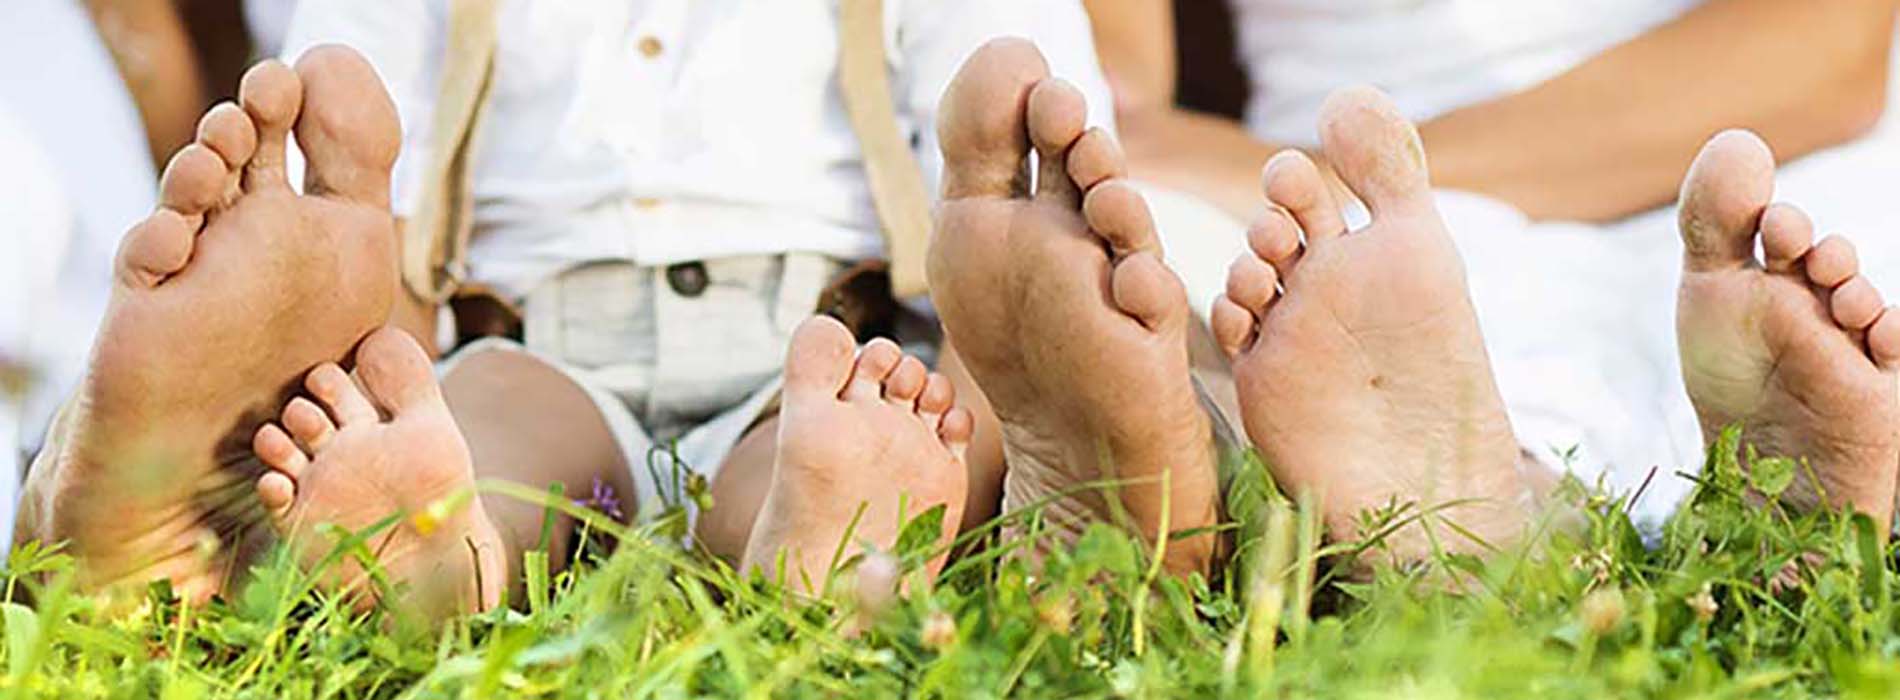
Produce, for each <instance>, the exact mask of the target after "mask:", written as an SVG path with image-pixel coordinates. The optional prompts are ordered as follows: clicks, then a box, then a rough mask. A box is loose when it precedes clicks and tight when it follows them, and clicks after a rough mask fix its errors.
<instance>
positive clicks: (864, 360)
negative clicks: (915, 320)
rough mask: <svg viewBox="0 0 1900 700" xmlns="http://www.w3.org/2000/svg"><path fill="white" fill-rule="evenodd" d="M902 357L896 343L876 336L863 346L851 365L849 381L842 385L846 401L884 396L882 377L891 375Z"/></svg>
mask: <svg viewBox="0 0 1900 700" xmlns="http://www.w3.org/2000/svg"><path fill="white" fill-rule="evenodd" d="M903 359H904V351H903V350H900V349H898V347H897V344H896V343H893V342H891V341H889V340H886V339H884V338H878V339H876V340H873V341H871V342H870V343H868V344H866V345H865V346H864V350H863V351H861V352H859V353H858V361H857V363H855V364H854V365H852V367H851V381H850V383H848V384H846V385H845V387H844V399H845V400H847V401H872V400H876V399H879V398H881V397H883V396H884V378H885V377H889V376H891V372H892V371H893V370H896V369H897V365H898V363H899V362H901V361H902V360H903Z"/></svg>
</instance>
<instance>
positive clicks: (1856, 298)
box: [1828, 275, 1887, 331]
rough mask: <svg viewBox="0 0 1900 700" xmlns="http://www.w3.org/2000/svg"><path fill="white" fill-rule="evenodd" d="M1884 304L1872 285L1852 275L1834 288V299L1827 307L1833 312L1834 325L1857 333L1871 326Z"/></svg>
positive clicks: (1861, 277)
mask: <svg viewBox="0 0 1900 700" xmlns="http://www.w3.org/2000/svg"><path fill="white" fill-rule="evenodd" d="M1886 304H1887V302H1886V300H1884V299H1881V298H1880V290H1877V289H1874V283H1872V282H1869V281H1868V280H1867V278H1866V277H1865V276H1863V275H1854V276H1853V277H1852V278H1850V279H1848V280H1847V281H1846V282H1843V283H1841V286H1839V287H1835V288H1834V298H1833V299H1832V300H1830V301H1829V303H1828V307H1829V308H1830V309H1831V310H1832V311H1833V312H1834V322H1835V323H1838V324H1840V326H1841V327H1842V328H1845V329H1848V330H1852V331H1858V330H1863V329H1866V328H1867V327H1868V326H1871V325H1873V323H1874V319H1876V318H1879V316H1880V312H1881V309H1882V308H1884V307H1885V306H1886Z"/></svg>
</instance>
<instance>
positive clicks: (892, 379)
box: [884, 355, 930, 408]
mask: <svg viewBox="0 0 1900 700" xmlns="http://www.w3.org/2000/svg"><path fill="white" fill-rule="evenodd" d="M929 380H930V370H929V368H926V367H924V363H923V361H922V360H919V359H917V358H915V357H911V356H909V355H905V356H904V359H902V360H898V361H897V368H896V369H893V370H891V376H889V377H885V378H884V400H886V401H890V402H892V403H895V404H898V405H901V406H904V407H905V408H915V407H916V405H917V397H919V396H922V395H923V393H924V384H925V383H926V382H928V381H929Z"/></svg>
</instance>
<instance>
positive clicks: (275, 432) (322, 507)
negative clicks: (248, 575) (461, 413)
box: [253, 328, 508, 618]
mask: <svg viewBox="0 0 1900 700" xmlns="http://www.w3.org/2000/svg"><path fill="white" fill-rule="evenodd" d="M304 388H305V390H307V391H308V392H309V393H310V396H312V397H315V398H316V401H311V400H310V399H306V398H303V397H298V398H295V399H292V400H291V401H290V403H289V404H288V405H286V406H285V407H284V414H283V417H282V418H281V419H280V420H279V423H266V424H265V425H264V427H262V428H259V429H258V430H257V436H256V438H255V439H254V440H253V447H254V448H255V449H256V451H257V456H258V458H259V459H262V460H263V461H264V463H265V464H266V465H269V466H270V468H271V471H269V472H266V473H265V474H264V475H263V476H262V477H259V478H258V480H257V496H258V499H259V500H260V501H262V502H263V504H264V508H265V509H266V510H267V511H268V512H269V513H270V514H271V524H272V525H274V526H275V527H276V528H277V530H278V532H279V533H280V534H281V535H283V537H284V538H285V540H286V541H287V542H289V544H290V546H291V548H292V549H293V550H294V551H295V552H296V553H297V557H298V559H299V560H300V561H301V562H302V563H303V565H304V566H306V567H314V566H316V565H318V564H319V563H320V562H321V561H322V560H323V559H324V558H325V557H327V556H330V555H331V554H332V552H333V551H335V549H336V546H337V544H338V542H337V541H336V540H335V539H333V538H332V537H329V536H326V535H325V534H324V533H323V532H320V531H319V530H320V528H318V525H319V524H321V523H329V524H332V525H337V526H341V527H342V528H344V529H346V530H348V531H349V532H351V533H355V532H360V531H363V530H365V529H367V528H369V527H371V526H373V525H376V524H377V523H378V522H379V521H382V520H384V519H386V518H388V517H389V516H391V515H401V516H402V518H401V520H399V521H398V522H397V523H396V524H395V525H394V526H392V527H390V528H389V529H388V530H386V531H383V532H380V533H378V534H377V535H376V536H375V537H374V538H372V539H370V540H369V541H368V542H366V544H365V546H366V547H367V548H368V550H369V551H370V552H372V553H374V554H375V556H376V559H377V563H378V565H379V566H380V567H381V568H382V570H383V571H384V572H386V573H387V574H388V575H389V580H390V582H391V583H393V584H396V585H399V586H405V587H407V591H406V598H405V599H404V600H403V601H401V603H400V604H399V607H400V608H402V609H405V610H414V611H418V612H421V613H423V614H425V615H428V616H431V617H437V618H440V617H443V616H447V615H453V614H455V613H461V612H470V611H478V610H486V609H488V608H491V607H494V606H495V604H496V603H497V602H499V600H500V596H501V591H502V589H503V588H505V587H506V586H507V585H508V581H507V562H506V561H504V557H505V555H504V553H503V550H502V546H501V537H500V535H499V534H497V531H496V530H495V526H494V523H492V522H491V521H489V519H488V515H487V513H486V512H485V511H484V510H483V509H482V502H481V499H480V498H476V497H475V494H474V492H473V487H474V485H475V472H474V468H473V466H472V465H471V464H470V461H469V455H468V444H467V443H466V442H464V441H463V440H462V432H461V430H460V429H459V428H457V427H456V425H455V418H454V416H451V415H449V407H448V404H446V403H444V402H443V401H442V392H441V391H440V390H439V389H438V388H437V386H436V382H435V375H434V373H433V370H432V368H431V367H430V365H429V357H428V355H427V354H425V353H423V351H422V346H420V345H417V344H416V341H415V340H414V339H412V338H410V337H409V336H408V335H407V334H405V333H403V332H402V331H399V330H396V329H394V328H384V329H382V330H379V331H377V332H375V333H373V334H371V335H370V337H369V338H368V339H366V340H364V341H363V345H362V346H361V347H360V348H358V349H357V351H356V371H355V372H354V373H353V374H352V373H345V372H344V371H343V368H341V367H338V366H337V365H335V364H331V363H325V364H322V365H318V366H317V368H316V369H313V370H311V371H310V374H309V375H307V376H306V377H305V378H304ZM384 416H388V418H387V419H385V418H384ZM280 424H281V425H280ZM326 574H327V576H326V578H327V580H328V581H329V582H330V584H331V585H332V586H333V587H335V588H337V589H338V590H344V591H348V592H351V593H354V594H359V597H358V601H359V602H360V603H362V604H365V605H369V604H373V603H375V602H377V599H378V596H379V595H380V594H382V593H383V591H379V590H376V589H375V588H374V587H372V586H370V585H369V584H370V581H369V580H368V578H367V576H366V575H365V572H364V571H363V569H362V567H361V566H360V565H359V563H358V561H357V560H356V559H355V558H344V559H343V560H341V561H340V562H339V565H338V566H336V567H334V568H332V569H330V570H329V571H327V572H326Z"/></svg>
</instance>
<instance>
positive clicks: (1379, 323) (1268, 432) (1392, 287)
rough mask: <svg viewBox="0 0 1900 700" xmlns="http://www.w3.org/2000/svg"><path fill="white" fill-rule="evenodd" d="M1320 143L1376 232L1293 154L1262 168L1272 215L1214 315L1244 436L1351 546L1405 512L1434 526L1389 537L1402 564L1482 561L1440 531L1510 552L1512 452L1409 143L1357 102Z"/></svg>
mask: <svg viewBox="0 0 1900 700" xmlns="http://www.w3.org/2000/svg"><path fill="white" fill-rule="evenodd" d="M1320 134H1321V138H1322V140H1323V141H1324V144H1325V148H1326V153H1327V155H1328V157H1330V158H1331V159H1332V160H1333V162H1334V164H1335V165H1336V167H1337V168H1338V171H1339V174H1340V176H1341V177H1342V179H1344V181H1345V183H1346V184H1347V185H1348V186H1350V187H1351V188H1352V190H1353V192H1354V193H1356V194H1357V195H1358V196H1359V197H1360V198H1361V199H1362V200H1364V201H1365V202H1366V204H1367V206H1368V207H1369V208H1370V209H1371V210H1372V223H1371V224H1369V225H1368V226H1366V227H1365V228H1364V229H1361V230H1358V231H1347V230H1346V224H1345V221H1344V219H1343V218H1341V215H1340V212H1339V207H1338V204H1337V203H1336V202H1335V201H1334V200H1333V197H1332V195H1331V194H1330V192H1329V190H1328V189H1327V185H1326V183H1325V181H1324V180H1323V179H1322V178H1321V176H1320V173H1319V171H1318V170H1317V169H1316V168H1315V167H1314V165H1313V163H1312V161H1310V160H1307V159H1306V157H1305V156H1303V155H1301V154H1299V153H1298V152H1293V151H1289V152H1286V153H1283V154H1281V155H1279V156H1276V157H1275V158H1274V159H1273V160H1271V161H1269V162H1268V163H1267V167H1266V173H1265V175H1264V180H1265V187H1266V191H1267V198H1268V199H1269V200H1270V201H1271V203H1272V205H1273V208H1272V211H1271V212H1269V213H1268V214H1267V216H1266V218H1265V219H1263V220H1262V221H1261V223H1260V224H1258V225H1256V226H1255V227H1254V228H1253V230H1252V231H1251V232H1250V233H1249V236H1248V237H1249V245H1250V247H1251V248H1252V250H1251V253H1250V254H1248V255H1243V256H1242V257H1241V258H1240V259H1239V260H1237V261H1236V262H1235V263H1234V266H1233V268H1232V271H1231V272H1230V276H1229V278H1228V281H1227V294H1226V295H1225V296H1223V297H1222V298H1221V299H1220V300H1218V301H1217V302H1216V304H1215V308H1214V310H1213V322H1214V332H1215V335H1216V336H1217V338H1218V339H1219V341H1220V343H1221V345H1222V346H1223V347H1224V348H1225V349H1226V351H1227V352H1228V353H1229V354H1231V355H1232V356H1233V358H1234V374H1235V379H1236V382H1237V383H1238V385H1239V390H1240V401H1241V409H1242V414H1243V417H1244V420H1245V422H1246V426H1247V434H1248V436H1249V437H1251V438H1252V439H1253V442H1254V445H1256V446H1257V447H1258V448H1259V449H1260V451H1261V452H1262V453H1263V455H1264V456H1265V457H1266V459H1267V461H1268V463H1269V464H1270V465H1271V466H1272V468H1273V470H1274V476H1275V477H1276V478H1278V479H1279V480H1280V482H1281V483H1282V485H1284V486H1287V487H1290V488H1291V489H1293V490H1294V491H1296V492H1306V493H1310V494H1312V495H1314V496H1315V497H1317V499H1318V501H1319V503H1320V504H1321V507H1322V509H1323V513H1324V517H1325V522H1326V527H1327V530H1328V532H1329V533H1330V535H1331V537H1333V538H1335V539H1343V538H1363V537H1365V536H1367V535H1369V534H1371V533H1368V532H1365V531H1363V530H1362V523H1365V522H1368V521H1366V520H1364V519H1362V517H1361V516H1362V515H1363V514H1364V513H1366V512H1367V511H1370V510H1376V509H1380V508H1384V507H1387V506H1390V505H1401V504H1404V503H1407V502H1411V503H1413V504H1414V505H1416V506H1418V507H1419V508H1420V509H1422V510H1433V509H1437V510H1436V513H1435V515H1431V516H1428V517H1427V518H1425V519H1424V520H1423V521H1422V522H1423V523H1424V524H1427V525H1429V524H1430V523H1431V522H1432V521H1441V524H1440V525H1437V526H1432V527H1430V528H1429V529H1428V528H1427V527H1419V526H1410V527H1406V528H1403V529H1401V530H1399V531H1397V532H1395V533H1393V535H1392V536H1391V537H1390V538H1388V539H1387V540H1386V544H1387V545H1388V549H1387V550H1386V551H1388V552H1390V553H1391V555H1392V556H1393V557H1394V558H1395V559H1397V560H1400V561H1411V560H1417V559H1420V558H1423V557H1427V556H1429V555H1430V554H1431V553H1432V551H1433V549H1434V547H1441V548H1443V549H1444V550H1447V551H1453V552H1473V551H1479V550H1481V549H1482V547H1483V545H1481V544H1480V543H1478V542H1473V541H1472V540H1471V539H1470V538H1467V537H1464V536H1463V535H1462V534H1460V533H1458V532H1457V530H1456V529H1453V528H1447V527H1443V526H1442V521H1443V520H1450V521H1452V522H1453V523H1455V524H1457V525H1458V526H1459V527H1460V528H1462V529H1464V530H1466V531H1469V532H1470V533H1473V534H1476V535H1478V537H1479V538H1480V539H1481V540H1484V541H1485V542H1486V543H1488V544H1490V545H1498V544H1503V543H1505V542H1508V541H1511V540H1512V539H1514V538H1515V537H1516V536H1517V535H1518V531H1519V530H1520V528H1521V526H1522V523H1523V520H1524V516H1525V507H1526V503H1525V501H1526V499H1527V498H1528V492H1527V491H1526V489H1525V485H1524V482H1523V481H1522V479H1521V477H1520V474H1519V471H1518V461H1519V457H1520V451H1519V448H1518V445H1517V443H1516V441H1515V440H1514V439H1513V436H1512V433H1511V425H1510V422H1509V420H1508V419H1507V418H1506V417H1505V413H1504V403H1503V401H1502V399H1500V398H1499V396H1498V390H1497V386H1496V384H1495V382H1494V380H1493V378H1492V375H1491V364H1490V360H1489V358H1488V357H1487V356H1486V355H1485V349H1484V343H1483V339H1482V338H1481V336H1480V334H1479V330H1478V320H1477V316H1476V315H1475V314H1474V313H1473V311H1472V307H1471V300H1470V298H1469V295H1468V293H1467V292H1466V289H1465V273H1464V265H1463V263H1462V261H1461V260H1460V259H1459V258H1458V251H1457V250H1456V249H1455V248H1454V247H1453V245H1452V241H1451V238H1450V236H1449V235H1448V234H1447V233H1446V231H1445V225H1444V223H1443V222H1442V221H1441V220H1440V218H1439V216H1438V212H1437V210H1436V209H1435V208H1434V205H1433V200H1432V193H1431V189H1430V185H1429V183H1428V182H1427V178H1426V169H1425V157H1424V151H1423V149H1422V148H1421V146H1420V144H1419V140H1418V135H1417V132H1415V131H1414V130H1413V128H1412V126H1411V125H1410V124H1407V123H1406V122H1405V121H1404V120H1403V119H1402V118H1401V117H1399V116H1398V113H1397V111H1396V110H1395V109H1394V108H1393V107H1392V105H1391V104H1390V102H1388V101H1387V100H1386V98H1385V97H1384V96H1383V95H1380V94H1378V93H1377V92H1376V91H1372V90H1367V89H1356V90H1347V91H1343V92H1340V93H1337V94H1335V95H1334V96H1333V97H1332V99H1331V100H1329V101H1328V103H1327V104H1326V106H1325V109H1324V111H1323V112H1322V116H1321V124H1320ZM1417 512H1418V511H1413V514H1416V513H1417ZM1434 540H1435V541H1434Z"/></svg>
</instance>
